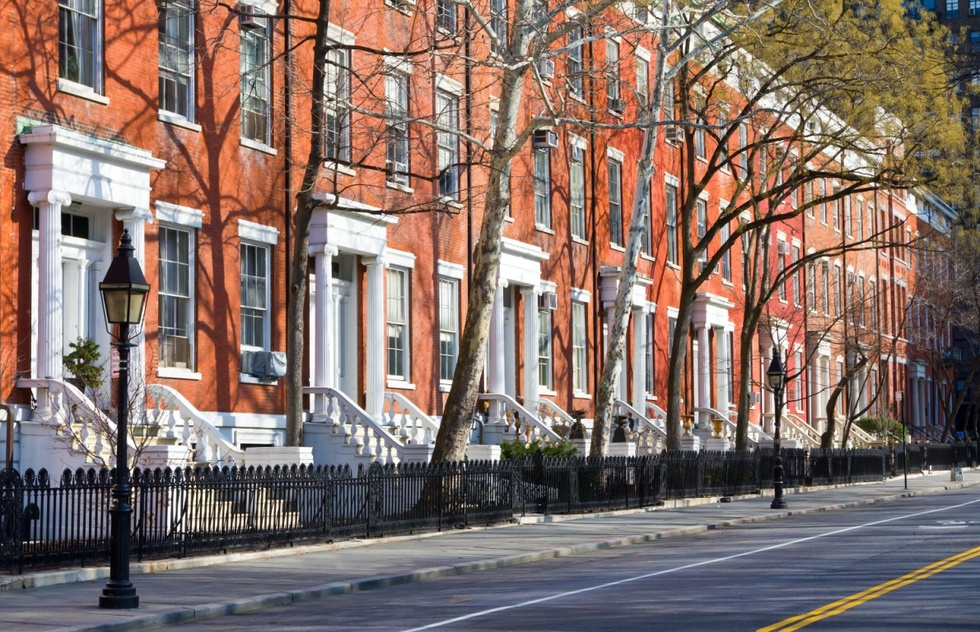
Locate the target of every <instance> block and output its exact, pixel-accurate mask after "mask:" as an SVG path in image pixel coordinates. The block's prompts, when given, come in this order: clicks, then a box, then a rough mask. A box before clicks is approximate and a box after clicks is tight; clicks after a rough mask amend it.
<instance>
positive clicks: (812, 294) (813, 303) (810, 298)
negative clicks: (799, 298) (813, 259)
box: [806, 263, 817, 312]
mask: <svg viewBox="0 0 980 632" xmlns="http://www.w3.org/2000/svg"><path fill="white" fill-rule="evenodd" d="M806 300H807V303H809V306H810V311H811V312H815V311H817V266H816V264H813V263H811V264H810V265H809V266H807V275H806Z"/></svg>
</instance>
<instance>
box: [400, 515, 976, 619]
mask: <svg viewBox="0 0 980 632" xmlns="http://www.w3.org/2000/svg"><path fill="white" fill-rule="evenodd" d="M975 503H980V498H978V499H976V500H971V501H969V502H965V503H960V504H958V505H950V506H948V507H940V508H939V509H929V510H927V511H919V512H916V513H912V514H907V515H904V516H895V517H893V518H886V519H884V520H875V521H874V522H866V523H864V524H859V525H855V526H853V527H845V528H843V529H837V530H835V531H828V532H827V533H821V534H819V535H811V536H809V537H806V538H798V539H796V540H788V541H786V542H782V543H780V544H773V545H771V546H766V547H763V548H761V549H754V550H752V551H745V552H744V553H736V554H734V555H726V556H725V557H718V558H715V559H711V560H704V561H701V562H694V563H693V564H685V565H684V566H677V567H675V568H667V569H664V570H662V571H656V572H654V573H644V574H643V575H636V576H635V577H627V578H625V579H618V580H616V581H614V582H606V583H604V584H597V585H595V586H589V587H588V588H579V589H578V590H570V591H566V592H561V593H555V594H554V595H549V596H547V597H539V598H538V599H531V600H528V601H521V602H519V603H515V604H511V605H509V606H499V607H497V608H490V609H488V610H480V611H479V612H473V613H470V614H467V615H463V616H461V617H454V618H452V619H445V620H443V621H436V622H435V623H430V624H428V625H423V626H422V627H418V628H410V629H407V630H405V631H404V632H419V631H420V630H431V629H433V628H441V627H443V626H447V625H451V624H453V623H459V622H460V621H466V620H468V619H476V618H479V617H485V616H487V615H491V614H496V613H498V612H504V611H505V610H516V609H518V608H526V607H528V606H533V605H536V604H539V603H544V602H547V601H554V600H555V599H563V598H565V597H572V596H574V595H580V594H582V593H587V592H594V591H596V590H603V589H605V588H612V587H613V586H620V585H622V584H629V583H631V582H636V581H641V580H644V579H650V578H651V577H659V576H661V575H669V574H671V573H677V572H679V571H685V570H688V569H691V568H698V567H700V566H708V565H710V564H718V563H719V562H727V561H729V560H735V559H738V558H740V557H748V556H749V555H758V554H759V553H766V552H768V551H774V550H776V549H783V548H786V547H788V546H793V545H795V544H802V543H804V542H810V541H812V540H819V539H820V538H827V537H830V536H834V535H840V534H842V533H847V532H849V531H856V530H857V529H866V528H868V527H874V526H877V525H880V524H887V523H889V522H895V521H897V520H906V519H908V518H917V517H919V516H926V515H929V514H934V513H939V512H941V511H949V510H950V509H959V508H961V507H967V506H969V505H973V504H975Z"/></svg>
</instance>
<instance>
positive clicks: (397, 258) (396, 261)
mask: <svg viewBox="0 0 980 632" xmlns="http://www.w3.org/2000/svg"><path fill="white" fill-rule="evenodd" d="M383 258H384V260H385V263H386V264H387V265H389V266H394V267H396V268H405V269H407V270H414V269H415V254H414V253H411V252H405V251H404V250H394V249H392V248H386V249H385V252H384V255H383Z"/></svg>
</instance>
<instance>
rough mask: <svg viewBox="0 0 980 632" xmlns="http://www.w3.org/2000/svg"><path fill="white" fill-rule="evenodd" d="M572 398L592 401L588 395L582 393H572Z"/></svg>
mask: <svg viewBox="0 0 980 632" xmlns="http://www.w3.org/2000/svg"><path fill="white" fill-rule="evenodd" d="M572 397H573V398H574V399H592V396H591V395H589V394H588V393H585V392H583V391H574V392H573V393H572Z"/></svg>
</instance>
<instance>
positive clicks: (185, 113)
mask: <svg viewBox="0 0 980 632" xmlns="http://www.w3.org/2000/svg"><path fill="white" fill-rule="evenodd" d="M158 6H159V7H160V8H159V11H160V19H159V24H158V38H159V46H158V49H159V68H158V74H159V82H158V84H159V95H158V96H159V101H160V102H159V109H160V111H162V112H166V113H168V114H170V115H172V116H175V117H178V118H179V119H183V120H184V121H187V122H189V123H193V122H194V117H195V107H194V106H195V93H194V88H195V85H194V82H195V71H196V68H195V63H194V62H195V60H194V47H195V28H194V16H195V7H194V0H169V1H168V2H166V3H164V4H161V5H158ZM181 90H183V94H181Z"/></svg>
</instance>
